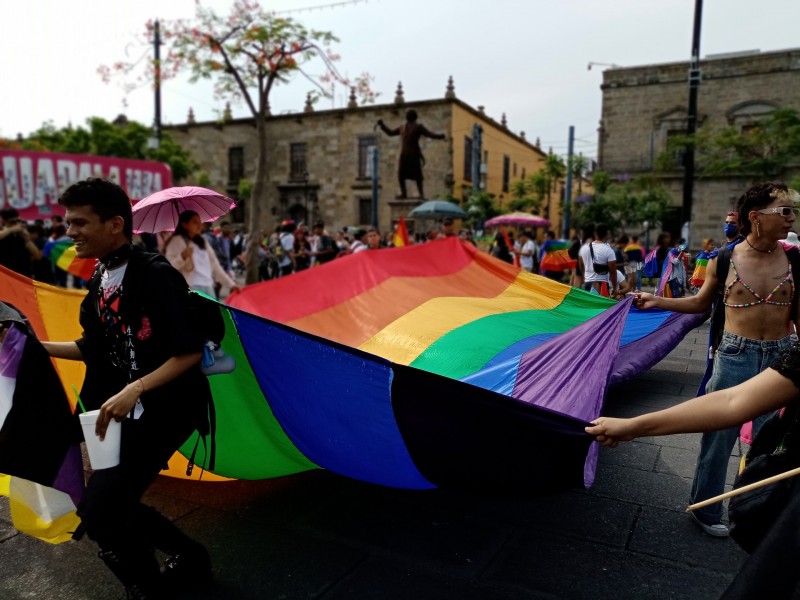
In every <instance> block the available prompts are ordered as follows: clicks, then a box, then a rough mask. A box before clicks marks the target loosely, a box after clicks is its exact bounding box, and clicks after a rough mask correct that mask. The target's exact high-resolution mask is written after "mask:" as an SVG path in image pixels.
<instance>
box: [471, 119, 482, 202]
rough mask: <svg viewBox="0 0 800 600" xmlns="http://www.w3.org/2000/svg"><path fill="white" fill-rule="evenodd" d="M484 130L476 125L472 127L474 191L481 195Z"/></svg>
mask: <svg viewBox="0 0 800 600" xmlns="http://www.w3.org/2000/svg"><path fill="white" fill-rule="evenodd" d="M482 133H483V128H482V127H481V126H480V125H478V124H477V123H475V124H474V125H473V126H472V191H473V192H474V193H476V194H477V193H479V192H480V191H481V145H482V143H483V140H482V139H481V134H482Z"/></svg>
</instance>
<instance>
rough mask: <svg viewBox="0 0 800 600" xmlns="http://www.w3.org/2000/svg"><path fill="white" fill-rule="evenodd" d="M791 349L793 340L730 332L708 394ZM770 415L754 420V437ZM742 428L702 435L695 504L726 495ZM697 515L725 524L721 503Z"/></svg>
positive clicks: (694, 485)
mask: <svg viewBox="0 0 800 600" xmlns="http://www.w3.org/2000/svg"><path fill="white" fill-rule="evenodd" d="M791 345H792V339H791V337H790V336H786V337H785V338H783V339H780V340H751V339H748V338H743V337H741V336H738V335H734V334H732V333H728V332H727V331H725V332H723V334H722V341H721V342H720V344H719V348H718V349H717V352H716V354H715V355H714V370H713V372H712V375H711V379H709V380H708V383H707V384H706V393H709V392H713V391H715V390H724V389H726V388H729V387H733V386H736V385H739V384H740V383H742V382H744V381H747V380H748V379H750V378H751V377H755V376H756V375H758V374H759V373H761V371H763V370H765V369H767V368H769V367H770V366H771V365H772V363H774V362H775V360H776V359H777V358H778V356H780V355H781V354H783V352H785V351H786V350H788V349H789V348H790V347H791ZM769 416H770V415H769V414H766V415H762V416H760V417H758V418H756V419H754V420H753V435H755V434H756V433H757V432H758V430H759V428H760V427H761V425H762V424H763V423H764V421H766V420H767V418H768V417H769ZM739 429H740V427H738V426H737V427H730V428H728V429H722V430H720V431H709V432H706V433H704V434H703V440H702V442H701V444H700V456H699V457H698V458H697V468H696V470H695V474H694V482H693V483H692V503H695V502H701V501H703V500H706V499H708V498H713V497H714V496H717V495H719V494H721V493H722V492H724V491H725V480H726V479H727V473H728V460H729V459H730V457H731V451H732V450H733V447H734V445H735V444H736V439H737V438H738V437H739ZM695 514H696V515H697V517H698V518H700V520H701V521H704V522H706V523H709V524H714V523H719V522H720V521H721V520H722V502H717V503H715V504H712V505H710V506H706V507H704V508H700V509H698V510H696V511H695Z"/></svg>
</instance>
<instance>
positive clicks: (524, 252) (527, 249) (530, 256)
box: [514, 231, 537, 272]
mask: <svg viewBox="0 0 800 600" xmlns="http://www.w3.org/2000/svg"><path fill="white" fill-rule="evenodd" d="M536 253H537V248H536V242H534V241H533V236H532V235H531V233H530V231H522V232H521V233H520V234H519V241H518V242H517V243H516V244H514V254H516V255H517V256H519V266H520V267H522V268H523V269H525V270H526V271H530V272H534V270H533V267H534V258H535V256H536Z"/></svg>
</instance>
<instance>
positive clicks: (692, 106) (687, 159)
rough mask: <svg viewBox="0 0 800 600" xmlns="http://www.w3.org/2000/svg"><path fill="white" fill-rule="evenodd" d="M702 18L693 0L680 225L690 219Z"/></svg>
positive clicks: (700, 1) (700, 0)
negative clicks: (686, 141)
mask: <svg viewBox="0 0 800 600" xmlns="http://www.w3.org/2000/svg"><path fill="white" fill-rule="evenodd" d="M702 20H703V0H694V33H693V34H692V61H691V64H690V65H689V108H688V111H687V120H686V135H687V136H689V138H690V140H691V144H690V145H689V147H688V148H687V149H686V152H685V153H684V155H683V207H682V209H681V226H683V224H684V223H687V222H689V221H691V219H692V197H693V195H694V139H692V138H694V135H695V133H696V132H697V92H698V89H697V88H698V87H700V80H701V78H702V73H701V71H700V28H701V27H700V26H701V23H702Z"/></svg>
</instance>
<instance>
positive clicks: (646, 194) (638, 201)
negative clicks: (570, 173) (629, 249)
mask: <svg viewBox="0 0 800 600" xmlns="http://www.w3.org/2000/svg"><path fill="white" fill-rule="evenodd" d="M592 182H593V183H594V185H595V194H594V195H593V196H589V197H588V198H586V201H585V202H582V203H576V204H575V222H576V226H577V227H582V226H584V225H590V224H597V223H605V224H606V225H608V226H609V227H610V228H611V229H612V230H614V231H618V232H624V231H625V229H626V227H630V226H636V227H638V225H639V224H641V223H643V222H644V221H648V222H650V223H659V222H661V221H662V220H663V219H664V215H665V214H666V212H667V211H668V210H669V206H670V195H669V192H668V191H667V189H666V188H665V187H664V186H663V184H662V183H661V181H660V180H659V179H658V178H657V177H655V176H653V175H641V176H639V177H636V178H634V179H631V180H627V179H623V180H622V181H618V182H611V180H610V178H609V177H608V175H607V173H605V172H603V171H597V172H596V173H595V175H594V177H593V178H592Z"/></svg>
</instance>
